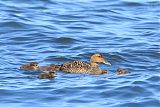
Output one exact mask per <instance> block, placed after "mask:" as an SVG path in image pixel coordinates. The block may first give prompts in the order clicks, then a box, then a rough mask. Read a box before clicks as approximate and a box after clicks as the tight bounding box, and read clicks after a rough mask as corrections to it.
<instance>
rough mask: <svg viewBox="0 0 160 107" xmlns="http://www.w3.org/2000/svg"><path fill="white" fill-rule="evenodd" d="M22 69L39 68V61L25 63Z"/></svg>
mask: <svg viewBox="0 0 160 107" xmlns="http://www.w3.org/2000/svg"><path fill="white" fill-rule="evenodd" d="M20 69H23V70H38V69H39V67H38V63H37V62H31V63H29V64H24V65H22V66H21V67H20Z"/></svg>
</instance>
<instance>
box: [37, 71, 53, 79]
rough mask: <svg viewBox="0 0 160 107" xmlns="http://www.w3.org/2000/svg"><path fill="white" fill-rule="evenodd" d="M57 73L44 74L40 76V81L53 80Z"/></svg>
mask: <svg viewBox="0 0 160 107" xmlns="http://www.w3.org/2000/svg"><path fill="white" fill-rule="evenodd" d="M55 74H56V72H55V71H49V72H48V73H42V74H40V75H38V78H39V79H51V78H54V77H55Z"/></svg>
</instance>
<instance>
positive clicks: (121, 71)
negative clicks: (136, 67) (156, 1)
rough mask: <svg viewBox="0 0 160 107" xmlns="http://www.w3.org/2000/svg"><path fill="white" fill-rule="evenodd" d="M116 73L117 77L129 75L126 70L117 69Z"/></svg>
mask: <svg viewBox="0 0 160 107" xmlns="http://www.w3.org/2000/svg"><path fill="white" fill-rule="evenodd" d="M116 73H117V75H122V74H129V73H131V72H129V71H128V70H126V69H122V68H118V69H117V70H116Z"/></svg>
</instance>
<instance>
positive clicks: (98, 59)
mask: <svg viewBox="0 0 160 107" xmlns="http://www.w3.org/2000/svg"><path fill="white" fill-rule="evenodd" d="M90 62H91V63H104V64H106V65H111V64H110V63H109V62H108V61H107V60H105V58H104V56H103V55H102V54H100V53H96V54H93V55H92V56H91V60H90Z"/></svg>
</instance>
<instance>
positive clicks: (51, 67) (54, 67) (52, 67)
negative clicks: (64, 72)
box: [39, 64, 60, 71]
mask: <svg viewBox="0 0 160 107" xmlns="http://www.w3.org/2000/svg"><path fill="white" fill-rule="evenodd" d="M59 69H60V66H59V65H55V64H51V65H49V66H42V67H40V68H39V70H41V71H56V70H59Z"/></svg>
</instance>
